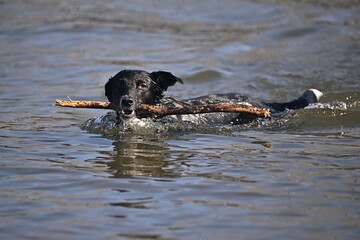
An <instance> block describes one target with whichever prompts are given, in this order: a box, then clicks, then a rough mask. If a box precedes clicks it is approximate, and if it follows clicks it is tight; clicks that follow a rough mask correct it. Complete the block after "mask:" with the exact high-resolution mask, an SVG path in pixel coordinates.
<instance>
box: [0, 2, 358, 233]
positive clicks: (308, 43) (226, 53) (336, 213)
mask: <svg viewBox="0 0 360 240" xmlns="http://www.w3.org/2000/svg"><path fill="white" fill-rule="evenodd" d="M359 13H360V7H359V1H355V0H354V1H351V0H338V1H335V0H334V1H328V0H326V1H325V0H324V1H310V0H303V1H295V0H283V1H281V0H266V1H265V0H264V1H261V0H260V1H246V0H244V1H237V0H223V1H215V0H208V1H188V0H176V1H175V0H173V1H160V0H159V1H156V0H151V1H149V0H146V1H145V0H132V1H115V0H113V1H111V0H107V1H94V0H73V1H66V0H64V1H55V0H53V1H49V0H42V1H41V0H33V1H19V0H2V1H0V104H1V110H0V111H1V115H0V135H1V148H0V157H1V160H0V179H1V180H0V203H1V204H0V238H1V239H359V236H360V207H359V206H360V204H359V199H360V194H359V193H360V192H359V190H360V187H359V181H360V158H359V155H360V147H359V146H360V140H359V138H360V107H359V106H360V104H359V101H360V91H359V89H360V88H359V86H360V81H359V78H360V77H359V76H360V67H359V63H360V30H359V29H360V28H359V26H360V17H359V16H360V14H359ZM125 68H131V69H144V70H148V71H153V70H166V71H171V72H172V73H173V74H175V75H177V76H179V77H181V78H182V79H183V80H184V81H185V83H186V84H185V85H183V86H181V85H179V86H174V87H173V88H171V89H170V90H169V94H170V95H172V96H175V97H178V98H188V97H195V96H199V95H205V94H209V93H220V92H234V91H238V92H241V93H244V94H248V95H250V96H252V97H254V98H258V99H261V100H269V101H272V100H279V101H283V100H289V99H292V98H293V97H296V96H298V95H299V94H301V93H302V92H303V91H304V90H306V89H308V88H318V89H320V90H322V91H323V92H325V96H324V97H323V98H322V100H321V105H317V106H314V107H312V108H309V109H304V110H300V111H297V112H293V113H290V114H288V115H287V116H285V117H284V119H277V120H276V119H275V120H273V121H272V122H270V123H267V124H265V125H262V124H259V125H251V126H245V127H238V128H236V127H234V128H232V127H223V128H220V129H219V128H217V127H209V128H206V127H205V128H204V127H203V128H202V130H201V131H200V130H199V131H186V130H185V131H184V132H181V131H180V132H179V131H178V132H173V133H171V134H165V133H161V132H160V133H157V134H146V133H141V132H138V133H121V132H120V133H117V134H108V133H104V132H101V131H95V130H94V131H91V130H84V129H81V128H80V125H81V124H82V123H83V122H84V121H85V120H86V119H88V118H90V117H95V116H99V115H101V114H103V113H104V112H106V111H103V110H84V109H81V110H80V109H75V110H73V109H65V108H59V107H55V106H54V104H53V103H54V100H55V99H56V98H60V99H66V96H70V97H71V98H72V99H83V100H104V93H103V85H104V84H105V82H106V81H107V79H108V78H109V77H110V76H113V75H114V74H116V73H117V72H118V71H120V70H122V69H125Z"/></svg>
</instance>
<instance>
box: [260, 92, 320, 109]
mask: <svg viewBox="0 0 360 240" xmlns="http://www.w3.org/2000/svg"><path fill="white" fill-rule="evenodd" d="M322 95H324V94H323V93H322V92H320V91H319V90H317V89H309V90H306V91H305V92H304V93H303V94H302V95H301V96H300V97H299V98H297V99H294V100H292V101H290V102H283V103H277V102H274V103H265V105H266V106H268V107H270V108H271V109H273V110H275V111H278V112H283V111H285V110H286V109H299V108H304V107H306V106H308V105H309V104H311V103H317V102H318V101H319V99H320V97H321V96H322Z"/></svg>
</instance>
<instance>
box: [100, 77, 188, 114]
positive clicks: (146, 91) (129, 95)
mask: <svg viewBox="0 0 360 240" xmlns="http://www.w3.org/2000/svg"><path fill="white" fill-rule="evenodd" d="M177 82H180V83H183V82H182V80H181V79H180V78H178V77H175V76H174V75H172V74H171V73H169V72H164V71H157V72H151V73H148V72H145V71H141V70H123V71H121V72H119V73H117V74H116V75H115V76H114V77H111V78H110V79H109V81H108V82H107V83H106V84H105V95H106V97H107V98H108V99H109V101H110V102H111V103H113V104H114V105H115V106H116V107H117V110H116V111H117V114H118V116H119V117H120V118H122V119H123V120H127V119H131V118H134V117H137V118H144V117H150V115H149V114H146V113H142V112H139V111H137V108H138V107H139V105H140V104H150V105H155V104H157V103H159V102H160V100H161V99H162V98H163V96H164V94H163V93H164V92H165V91H166V90H167V89H168V87H170V86H173V85H174V84H175V83H177Z"/></svg>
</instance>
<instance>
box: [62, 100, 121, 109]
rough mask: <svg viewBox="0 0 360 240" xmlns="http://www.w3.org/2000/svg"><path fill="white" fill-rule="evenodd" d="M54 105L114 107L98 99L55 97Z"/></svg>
mask: <svg viewBox="0 0 360 240" xmlns="http://www.w3.org/2000/svg"><path fill="white" fill-rule="evenodd" d="M55 105H56V106H61V107H73V108H102V109H116V108H115V107H114V106H113V105H112V104H111V103H110V102H100V101H72V100H71V101H63V100H59V99H56V100H55Z"/></svg>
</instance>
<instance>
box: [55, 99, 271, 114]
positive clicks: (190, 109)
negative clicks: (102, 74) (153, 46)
mask: <svg viewBox="0 0 360 240" xmlns="http://www.w3.org/2000/svg"><path fill="white" fill-rule="evenodd" d="M56 105H57V106H62V107H74V108H103V109H116V106H113V105H112V104H111V103H110V102H100V101H62V100H56ZM138 110H139V111H144V112H149V113H153V114H155V115H157V116H158V117H164V116H167V115H178V114H198V113H211V112H232V113H249V114H253V115H256V116H257V117H260V118H268V117H270V110H269V109H266V108H258V107H253V106H248V105H240V104H208V105H196V106H182V107H166V106H153V105H147V104H141V105H140V106H139V108H138Z"/></svg>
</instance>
